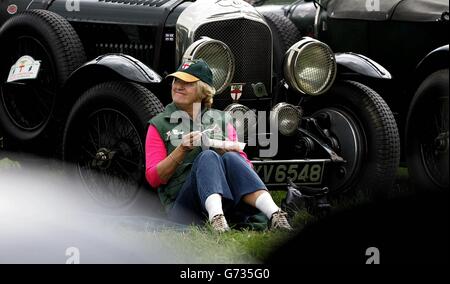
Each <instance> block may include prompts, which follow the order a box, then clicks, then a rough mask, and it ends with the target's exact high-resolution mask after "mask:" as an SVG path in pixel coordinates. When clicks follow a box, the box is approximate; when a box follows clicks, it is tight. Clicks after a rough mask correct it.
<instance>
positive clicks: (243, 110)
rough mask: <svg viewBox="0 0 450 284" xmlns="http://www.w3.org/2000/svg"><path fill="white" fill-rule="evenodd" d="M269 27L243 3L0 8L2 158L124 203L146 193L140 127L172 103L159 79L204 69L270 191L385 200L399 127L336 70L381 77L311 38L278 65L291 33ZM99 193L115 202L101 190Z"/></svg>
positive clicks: (103, 1) (125, 0)
mask: <svg viewBox="0 0 450 284" xmlns="http://www.w3.org/2000/svg"><path fill="white" fill-rule="evenodd" d="M269 17H270V16H265V15H262V14H261V13H259V12H258V11H257V10H256V9H255V8H254V7H253V6H251V5H250V4H248V3H246V2H244V1H240V0H219V1H210V0H203V1H195V2H192V1H182V0H69V1H66V0H48V1H41V0H8V1H3V0H2V2H1V7H0V25H1V28H0V54H1V61H0V97H1V103H0V123H1V128H2V129H3V132H4V141H3V142H4V147H5V148H6V149H14V148H16V149H27V150H28V151H34V152H40V153H44V154H46V155H58V154H61V156H62V158H63V159H64V160H65V161H67V162H71V163H75V165H77V167H78V169H79V174H80V176H81V178H82V180H83V181H84V182H85V184H86V185H87V188H88V190H89V192H91V193H92V197H94V199H97V200H98V201H99V202H104V203H105V204H107V205H108V206H111V207H114V206H124V205H126V204H130V203H132V202H133V200H134V199H135V196H136V192H137V191H138V190H139V189H140V188H141V185H143V184H145V178H144V169H145V155H144V151H145V149H144V146H143V145H144V143H145V135H146V129H147V122H148V120H149V118H151V117H152V116H154V115H156V114H158V113H159V112H161V111H162V110H163V106H164V105H165V104H167V103H168V102H170V101H171V96H170V82H168V81H167V80H164V79H163V78H164V77H165V75H167V74H169V73H171V72H173V71H174V70H175V69H176V68H177V66H178V65H179V64H180V63H181V62H183V61H185V60H189V59H195V58H203V59H204V60H205V61H206V62H207V63H208V64H209V65H210V66H211V68H212V70H213V73H214V85H215V88H216V90H217V94H216V96H215V97H214V105H213V107H215V108H218V109H222V110H226V111H228V112H229V113H230V114H231V115H232V116H233V118H234V120H235V123H236V128H237V130H238V133H239V134H242V135H239V139H240V140H241V141H243V142H245V143H247V147H246V152H247V154H248V155H249V157H250V159H251V160H252V161H253V164H254V168H255V170H256V171H257V172H258V174H259V175H260V176H261V178H262V179H263V181H264V182H265V183H266V184H267V186H268V187H269V188H270V189H286V185H287V183H288V180H289V179H290V181H292V182H293V183H295V184H297V185H309V186H310V187H317V188H323V187H328V188H329V191H330V193H331V194H332V195H334V196H340V195H341V194H343V193H347V192H351V193H355V192H365V193H366V194H369V195H373V196H382V195H385V194H387V193H389V190H390V189H391V188H392V185H393V182H394V180H395V174H396V170H397V168H398V165H399V135H398V130H397V126H396V122H395V119H394V117H393V114H392V112H391V110H390V109H389V107H388V105H387V104H386V102H385V101H384V100H383V99H382V98H381V97H380V96H379V95H378V94H377V93H376V92H375V91H374V90H372V89H371V88H369V87H367V86H366V85H364V84H361V83H358V82H356V81H352V80H350V78H349V77H347V75H346V74H345V73H342V72H340V70H342V69H343V68H345V67H348V68H352V67H354V68H356V69H358V66H359V67H360V69H361V70H364V69H366V68H367V66H368V65H370V66H372V65H374V66H377V68H378V69H377V71H378V72H379V77H380V78H381V79H382V77H385V76H389V72H388V71H387V70H385V69H384V68H383V67H382V66H381V65H379V64H377V63H376V62H374V61H372V60H370V59H368V58H367V59H366V60H365V61H361V60H360V57H359V56H357V55H354V54H350V53H349V54H346V56H341V57H337V56H335V54H334V53H333V51H332V50H331V49H330V48H329V47H328V45H326V44H324V43H323V42H320V41H318V40H315V39H313V38H310V37H305V38H300V39H299V40H298V41H296V42H292V45H291V46H288V47H286V49H287V48H289V51H288V52H287V53H286V54H285V55H284V54H283V56H282V57H281V56H280V54H279V53H274V48H275V49H277V52H278V51H279V45H278V41H279V38H280V37H283V38H291V37H292V36H291V35H290V34H279V31H278V30H276V29H274V28H273V25H272V24H270V23H269V20H270V18H269ZM355 66H356V67H355ZM364 75H367V74H365V72H362V76H364ZM381 79H380V80H381ZM274 129H275V130H274ZM99 183H101V184H102V185H103V186H104V185H105V184H106V186H109V188H110V189H111V192H107V193H105V192H101V193H100V192H98V191H96V188H97V185H98V184H99ZM130 185H131V187H130Z"/></svg>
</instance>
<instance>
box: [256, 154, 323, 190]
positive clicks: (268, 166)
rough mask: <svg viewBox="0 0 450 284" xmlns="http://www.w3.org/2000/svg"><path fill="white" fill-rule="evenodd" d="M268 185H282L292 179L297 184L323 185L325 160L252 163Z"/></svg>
mask: <svg viewBox="0 0 450 284" xmlns="http://www.w3.org/2000/svg"><path fill="white" fill-rule="evenodd" d="M252 163H253V166H254V168H255V171H256V172H257V173H258V175H259V177H260V178H261V180H262V181H263V182H264V183H265V184H266V185H281V184H286V183H287V178H288V177H289V178H291V179H292V181H293V182H294V183H295V184H321V183H322V177H323V171H324V166H325V160H307V161H306V160H297V161H252Z"/></svg>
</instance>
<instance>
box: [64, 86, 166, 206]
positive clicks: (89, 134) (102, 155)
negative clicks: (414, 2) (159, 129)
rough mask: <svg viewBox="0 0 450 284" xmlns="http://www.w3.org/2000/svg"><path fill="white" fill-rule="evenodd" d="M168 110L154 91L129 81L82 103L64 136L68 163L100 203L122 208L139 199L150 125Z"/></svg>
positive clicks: (98, 90) (95, 91)
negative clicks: (147, 130) (161, 113)
mask: <svg viewBox="0 0 450 284" xmlns="http://www.w3.org/2000/svg"><path fill="white" fill-rule="evenodd" d="M162 110H163V106H162V104H161V103H160V102H159V100H158V99H157V98H156V97H155V96H154V95H153V94H152V93H151V92H150V91H149V90H147V89H145V88H143V87H142V86H140V85H137V84H135V83H129V82H107V83H102V84H99V85H97V86H94V87H93V88H91V89H89V90H87V91H86V92H85V93H84V94H83V95H82V96H81V97H80V99H79V100H78V101H77V103H76V104H75V106H74V107H73V109H72V111H71V114H70V116H69V120H68V122H67V125H66V129H65V131H64V158H65V160H66V161H68V162H72V163H74V164H75V165H76V168H77V170H78V174H79V175H80V178H81V179H82V181H83V183H84V185H85V187H86V189H87V191H88V192H89V194H90V196H91V197H92V199H93V200H95V201H96V202H97V203H98V204H101V205H103V206H105V207H108V208H120V207H124V206H127V205H129V204H131V203H132V202H133V201H134V200H135V197H136V195H137V193H138V190H139V189H140V188H141V186H142V183H143V182H145V147H144V146H145V144H144V143H145V133H146V127H147V122H148V120H149V119H150V118H151V117H153V116H154V115H156V114H157V113H159V112H161V111H162Z"/></svg>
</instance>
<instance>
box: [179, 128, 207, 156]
mask: <svg viewBox="0 0 450 284" xmlns="http://www.w3.org/2000/svg"><path fill="white" fill-rule="evenodd" d="M201 139H202V133H201V132H200V131H193V132H190V133H188V134H186V135H184V136H183V137H182V138H181V144H180V146H179V147H181V150H183V151H184V152H187V151H191V150H192V149H194V147H195V146H200V145H201Z"/></svg>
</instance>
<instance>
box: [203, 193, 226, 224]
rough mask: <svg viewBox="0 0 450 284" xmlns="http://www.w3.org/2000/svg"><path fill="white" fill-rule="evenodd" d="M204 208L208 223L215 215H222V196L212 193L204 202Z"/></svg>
mask: <svg viewBox="0 0 450 284" xmlns="http://www.w3.org/2000/svg"><path fill="white" fill-rule="evenodd" d="M205 208H206V211H207V212H208V218H209V221H211V220H212V218H213V217H214V216H216V215H217V214H223V209H222V196H221V195H220V194H218V193H213V194H211V195H210V196H208V198H206V201H205Z"/></svg>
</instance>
